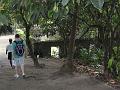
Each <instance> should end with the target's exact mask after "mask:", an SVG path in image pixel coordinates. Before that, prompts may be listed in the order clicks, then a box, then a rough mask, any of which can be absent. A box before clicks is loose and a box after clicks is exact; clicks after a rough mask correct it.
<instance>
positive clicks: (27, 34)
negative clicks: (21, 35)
mask: <svg viewBox="0 0 120 90" xmlns="http://www.w3.org/2000/svg"><path fill="white" fill-rule="evenodd" d="M20 14H21V17H22V19H23V22H24V26H25V28H26V44H27V46H28V51H29V54H30V56H31V58H32V60H33V63H34V65H35V66H36V67H38V66H39V62H38V59H37V58H36V57H35V55H34V53H33V48H32V43H31V41H30V38H29V36H30V28H31V25H30V23H28V22H27V20H26V19H25V17H24V12H23V8H22V7H21V8H20Z"/></svg>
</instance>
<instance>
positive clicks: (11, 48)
mask: <svg viewBox="0 0 120 90" xmlns="http://www.w3.org/2000/svg"><path fill="white" fill-rule="evenodd" d="M6 50H7V52H8V53H9V52H13V46H12V44H9V45H7V47H6Z"/></svg>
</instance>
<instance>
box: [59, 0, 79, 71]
mask: <svg viewBox="0 0 120 90" xmlns="http://www.w3.org/2000/svg"><path fill="white" fill-rule="evenodd" d="M74 1H75V6H74V15H73V16H72V18H73V26H72V29H71V31H70V36H69V44H68V52H67V60H66V62H65V63H64V65H63V67H62V68H61V70H62V71H64V72H73V71H75V66H74V64H73V56H74V47H75V35H76V31H77V25H78V24H77V23H78V22H77V14H78V3H77V1H76V0H74Z"/></svg>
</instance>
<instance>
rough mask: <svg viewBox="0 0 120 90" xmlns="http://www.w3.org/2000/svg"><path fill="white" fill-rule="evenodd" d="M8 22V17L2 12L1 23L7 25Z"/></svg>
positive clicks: (0, 15)
mask: <svg viewBox="0 0 120 90" xmlns="http://www.w3.org/2000/svg"><path fill="white" fill-rule="evenodd" d="M8 23H9V22H8V19H7V17H6V16H5V15H3V14H1V13H0V25H3V24H6V25H7V24H8Z"/></svg>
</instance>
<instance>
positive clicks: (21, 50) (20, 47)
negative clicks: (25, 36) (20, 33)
mask: <svg viewBox="0 0 120 90" xmlns="http://www.w3.org/2000/svg"><path fill="white" fill-rule="evenodd" d="M14 42H15V43H16V46H15V53H16V55H18V56H23V54H24V45H23V41H14Z"/></svg>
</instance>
